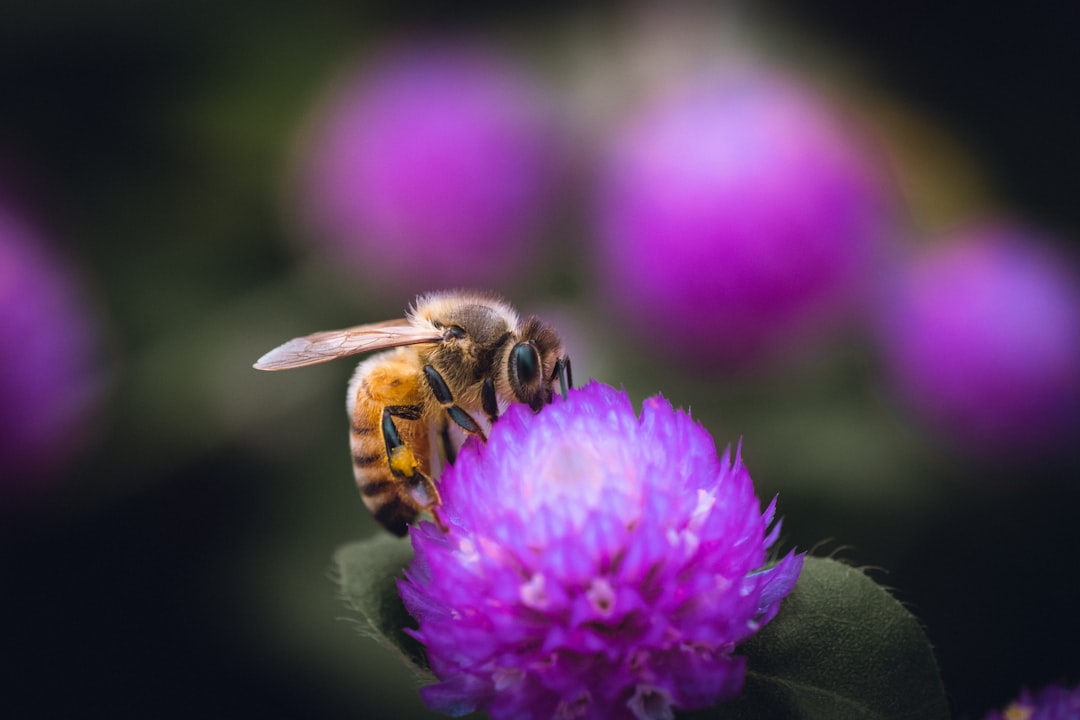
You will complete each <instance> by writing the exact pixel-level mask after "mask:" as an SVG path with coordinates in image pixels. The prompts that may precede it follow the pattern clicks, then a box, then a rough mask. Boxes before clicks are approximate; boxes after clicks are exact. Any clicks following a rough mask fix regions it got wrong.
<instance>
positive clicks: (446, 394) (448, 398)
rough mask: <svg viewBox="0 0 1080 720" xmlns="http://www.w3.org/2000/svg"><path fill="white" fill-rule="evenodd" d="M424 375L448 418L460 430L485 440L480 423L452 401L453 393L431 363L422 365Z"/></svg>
mask: <svg viewBox="0 0 1080 720" xmlns="http://www.w3.org/2000/svg"><path fill="white" fill-rule="evenodd" d="M424 377H425V378H426V379H427V383H428V387H430V388H431V392H432V394H434V395H435V400H436V401H437V402H438V403H439V404H440V405H442V408H443V410H445V411H446V414H447V415H449V416H450V419H451V420H453V421H454V422H455V423H457V424H458V425H459V426H460V427H461V429H462V430H464V431H465V432H467V433H469V434H470V435H476V436H477V437H479V438H480V439H481V440H485V441H486V440H487V437H486V436H485V435H484V431H483V430H482V429H481V427H480V425H479V424H478V423H477V422H476V420H474V419H473V416H472V415H470V414H469V413H467V412H465V411H464V410H462V409H461V407H460V406H458V405H457V404H456V403H455V402H454V394H453V393H452V392H450V387H449V386H448V385H447V384H446V381H445V380H443V377H442V375H440V374H439V371H438V370H436V369H435V368H433V367H432V366H431V365H425V366H424Z"/></svg>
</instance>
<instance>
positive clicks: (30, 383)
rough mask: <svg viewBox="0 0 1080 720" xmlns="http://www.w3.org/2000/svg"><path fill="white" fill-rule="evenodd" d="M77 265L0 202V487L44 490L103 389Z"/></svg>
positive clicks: (76, 445)
mask: <svg viewBox="0 0 1080 720" xmlns="http://www.w3.org/2000/svg"><path fill="white" fill-rule="evenodd" d="M93 320H94V318H93V317H92V316H91V314H90V313H89V311H88V309H87V304H86V298H85V297H83V295H82V292H81V288H80V287H79V285H78V282H77V278H76V277H75V275H74V273H73V272H72V269H71V268H70V267H68V266H66V265H65V264H63V263H62V262H61V261H60V260H59V258H58V257H57V256H56V255H55V254H53V253H52V252H51V251H50V250H49V248H48V247H47V246H46V244H45V242H44V238H43V237H42V236H41V235H40V234H39V233H38V232H37V231H36V230H35V229H34V228H32V226H31V225H30V224H28V223H27V222H26V221H24V220H23V219H21V218H19V217H17V216H16V214H15V213H14V212H12V211H11V209H10V208H9V207H7V206H6V205H5V204H3V203H0V492H2V493H3V494H5V495H8V496H14V495H25V494H27V493H30V492H34V491H36V490H40V485H41V483H42V481H43V480H45V479H47V478H48V477H49V476H50V475H53V474H54V473H55V472H56V471H57V470H59V469H60V468H61V467H62V466H63V465H64V463H65V462H67V461H69V460H70V459H71V458H72V456H73V455H74V454H75V452H77V451H78V450H79V449H81V446H82V445H83V444H84V442H85V440H86V436H87V434H88V433H87V429H88V426H89V425H90V423H89V422H88V420H89V415H90V411H91V410H92V408H93V405H94V401H95V400H96V399H97V397H98V391H99V390H100V377H99V375H98V374H97V372H96V367H95V360H96V357H95V354H96V351H97V350H98V347H97V338H96V337H95V334H94V329H95V323H94V322H93Z"/></svg>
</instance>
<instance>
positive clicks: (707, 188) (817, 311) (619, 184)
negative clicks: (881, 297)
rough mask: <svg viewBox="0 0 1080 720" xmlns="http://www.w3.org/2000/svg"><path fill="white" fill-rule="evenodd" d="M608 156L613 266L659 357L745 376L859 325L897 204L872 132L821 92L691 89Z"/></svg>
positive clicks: (765, 87)
mask: <svg viewBox="0 0 1080 720" xmlns="http://www.w3.org/2000/svg"><path fill="white" fill-rule="evenodd" d="M608 151H609V152H608V154H607V157H606V159H605V160H604V163H603V167H602V169H601V172H600V179H599V192H598V199H597V206H596V220H597V232H598V234H599V240H600V248H599V255H598V266H599V267H600V268H601V269H602V272H603V274H604V276H605V279H606V283H607V284H606V293H607V295H608V297H609V298H610V299H611V303H612V304H613V305H614V306H615V307H616V308H618V309H619V310H621V313H620V314H621V315H622V317H623V318H624V319H625V320H626V321H627V325H628V326H629V328H630V330H631V331H635V332H638V333H640V334H641V335H642V336H643V337H644V338H646V339H647V340H648V342H649V343H650V345H652V346H653V347H657V348H664V349H666V350H668V351H670V352H671V353H672V354H673V355H675V356H676V357H677V358H678V359H679V360H680V361H682V362H683V363H685V364H688V365H694V366H698V367H701V368H712V367H714V366H716V365H717V364H720V365H722V366H725V367H729V368H730V367H742V366H746V365H749V364H755V363H757V362H759V361H762V360H768V359H773V358H775V357H776V356H778V355H780V354H785V355H786V354H789V353H790V351H792V350H793V349H795V348H797V347H801V346H802V345H803V344H804V343H806V341H811V340H817V339H818V338H819V337H821V336H824V335H827V334H828V332H829V331H833V330H835V329H836V327H837V326H839V325H840V324H842V323H843V322H844V321H847V320H850V319H851V318H852V316H853V315H854V314H855V312H856V309H857V307H858V301H859V299H860V298H861V297H862V292H863V291H864V290H865V287H866V284H867V283H868V282H870V281H871V275H872V271H873V266H874V261H875V257H876V253H877V251H878V248H879V246H880V245H881V241H882V238H883V237H884V236H886V235H887V234H888V233H889V231H890V230H889V222H890V220H889V212H888V207H889V202H888V200H887V196H886V192H885V189H884V185H883V184H882V183H881V182H880V178H879V177H878V172H877V168H876V167H875V166H874V164H873V162H872V161H871V158H870V157H869V155H868V154H867V152H866V148H865V147H864V146H863V144H861V143H860V142H859V134H858V133H856V132H855V131H854V130H853V128H852V127H850V126H849V125H848V124H847V123H844V122H842V121H841V120H840V119H839V118H838V116H837V114H836V113H834V112H832V111H831V109H830V108H829V107H828V105H827V104H826V103H825V102H824V101H823V99H822V98H821V97H820V96H819V95H817V94H815V93H814V92H813V91H812V90H811V89H810V88H808V87H802V86H800V85H798V84H797V83H795V82H794V81H792V80H789V79H786V78H782V77H778V76H776V75H771V74H768V73H765V72H754V71H753V70H750V69H741V70H734V69H733V70H731V71H730V72H727V73H720V72H718V73H715V74H712V75H709V76H707V77H704V78H698V79H696V80H695V81H693V82H690V81H688V82H686V83H685V84H684V85H683V86H682V87H680V88H679V89H678V90H677V91H674V92H669V93H667V94H666V95H664V96H662V97H660V98H659V99H654V101H653V102H652V104H651V105H649V106H647V107H645V108H644V109H643V110H642V111H640V112H638V113H636V114H633V115H632V116H631V117H630V118H629V122H627V123H626V124H625V125H624V126H623V127H619V128H616V131H615V133H614V137H613V140H612V141H611V144H610V147H609V148H608ZM812 344H813V343H811V345H812Z"/></svg>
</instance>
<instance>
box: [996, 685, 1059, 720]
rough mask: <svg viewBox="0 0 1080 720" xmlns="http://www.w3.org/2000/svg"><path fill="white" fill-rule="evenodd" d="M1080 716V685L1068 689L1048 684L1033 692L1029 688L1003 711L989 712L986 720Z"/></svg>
mask: <svg viewBox="0 0 1080 720" xmlns="http://www.w3.org/2000/svg"><path fill="white" fill-rule="evenodd" d="M1078 717H1080V685H1078V686H1076V687H1074V688H1072V689H1068V688H1065V687H1062V686H1060V685H1048V686H1047V687H1045V688H1043V689H1042V690H1040V691H1039V692H1037V693H1035V694H1032V693H1031V692H1029V691H1028V690H1027V689H1024V690H1022V691H1021V692H1020V697H1018V698H1017V699H1016V700H1014V701H1012V702H1011V703H1009V705H1008V707H1006V708H1005V709H1004V710H1002V711H1001V712H998V711H997V710H993V711H991V712H990V713H989V714H987V716H986V718H984V720H1074V719H1075V718H1078Z"/></svg>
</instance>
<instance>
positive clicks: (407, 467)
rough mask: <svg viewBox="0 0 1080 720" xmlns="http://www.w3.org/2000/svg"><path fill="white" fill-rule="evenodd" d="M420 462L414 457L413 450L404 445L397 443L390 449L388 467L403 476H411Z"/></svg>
mask: <svg viewBox="0 0 1080 720" xmlns="http://www.w3.org/2000/svg"><path fill="white" fill-rule="evenodd" d="M419 466H420V462H419V461H418V460H417V459H416V455H414V454H413V451H412V450H410V449H409V448H408V447H406V446H404V445H398V446H397V447H396V448H394V449H393V450H391V451H390V469H391V470H393V471H394V472H395V473H396V474H398V475H402V476H404V477H410V478H411V477H412V476H413V475H414V474H415V473H416V468H417V467H419Z"/></svg>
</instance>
